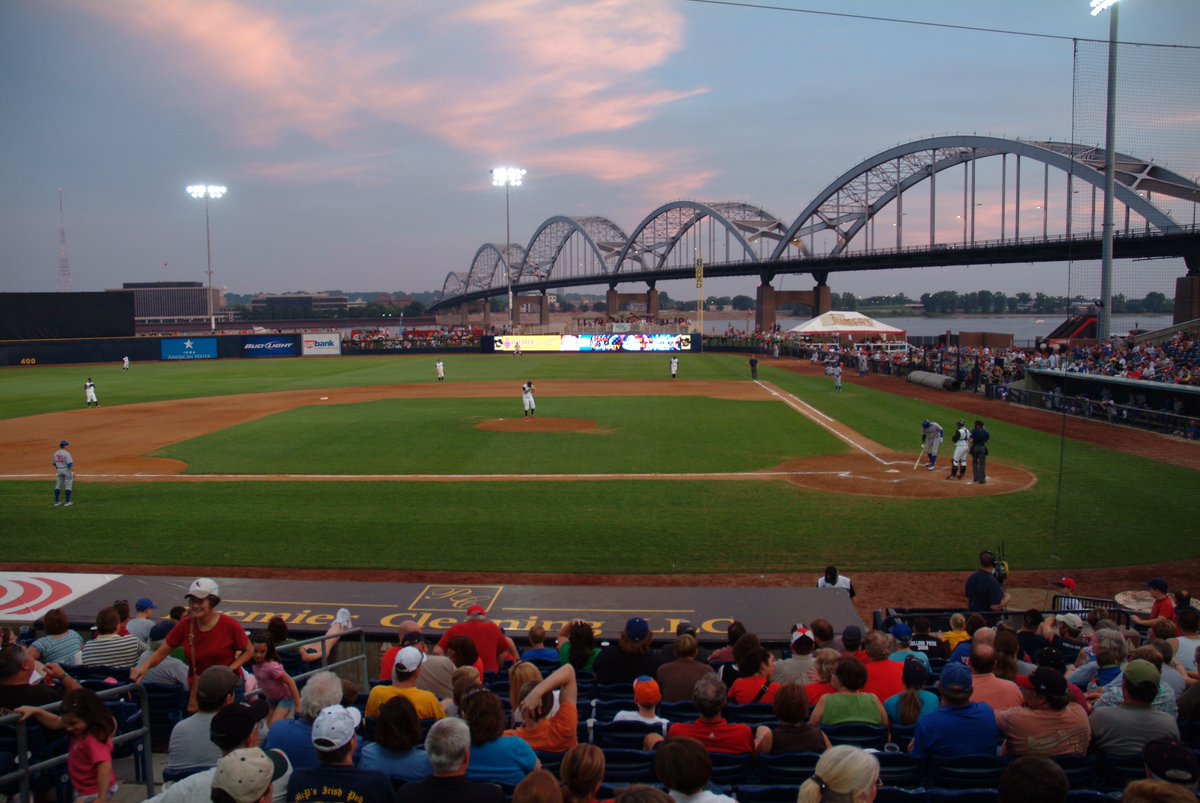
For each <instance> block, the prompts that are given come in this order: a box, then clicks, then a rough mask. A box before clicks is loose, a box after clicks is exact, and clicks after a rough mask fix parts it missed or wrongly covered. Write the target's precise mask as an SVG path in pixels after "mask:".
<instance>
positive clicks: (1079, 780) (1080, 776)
mask: <svg viewBox="0 0 1200 803" xmlns="http://www.w3.org/2000/svg"><path fill="white" fill-rule="evenodd" d="M1050 759H1051V760H1052V761H1054V763H1055V764H1057V765H1058V766H1060V767H1062V768H1063V772H1065V773H1066V774H1067V780H1068V781H1069V782H1070V784H1071V788H1072V789H1087V788H1089V787H1092V786H1095V785H1096V783H1097V777H1096V776H1097V773H1098V770H1099V768H1100V758H1099V756H1050Z"/></svg>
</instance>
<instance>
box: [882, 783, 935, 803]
mask: <svg viewBox="0 0 1200 803" xmlns="http://www.w3.org/2000/svg"><path fill="white" fill-rule="evenodd" d="M928 800H929V793H928V792H926V791H925V790H924V789H902V788H900V787H898V786H884V787H882V788H880V789H879V791H878V792H876V793H875V803H928Z"/></svg>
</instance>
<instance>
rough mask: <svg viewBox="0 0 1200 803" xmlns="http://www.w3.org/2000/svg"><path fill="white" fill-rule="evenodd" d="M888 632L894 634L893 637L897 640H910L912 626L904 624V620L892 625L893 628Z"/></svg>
mask: <svg viewBox="0 0 1200 803" xmlns="http://www.w3.org/2000/svg"><path fill="white" fill-rule="evenodd" d="M888 632H889V633H891V634H892V638H894V639H896V641H908V640H910V639H911V638H912V628H911V627H909V626H908V625H906V624H904V622H897V623H896V624H894V625H892V629H891V630H889V631H888Z"/></svg>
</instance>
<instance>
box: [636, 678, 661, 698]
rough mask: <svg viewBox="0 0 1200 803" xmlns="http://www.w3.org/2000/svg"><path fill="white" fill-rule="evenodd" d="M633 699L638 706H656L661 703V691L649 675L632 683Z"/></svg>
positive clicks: (656, 682)
mask: <svg viewBox="0 0 1200 803" xmlns="http://www.w3.org/2000/svg"><path fill="white" fill-rule="evenodd" d="M633 699H634V702H636V703H637V704H638V705H658V704H659V703H661V702H662V690H661V689H660V688H659V687H658V681H657V680H655V679H654V678H652V677H650V676H649V675H642V676H640V677H639V678H638V679H637V680H635V681H633Z"/></svg>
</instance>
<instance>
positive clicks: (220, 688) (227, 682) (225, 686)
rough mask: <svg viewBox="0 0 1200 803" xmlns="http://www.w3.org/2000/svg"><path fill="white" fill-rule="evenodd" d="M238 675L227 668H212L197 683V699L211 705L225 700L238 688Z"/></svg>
mask: <svg viewBox="0 0 1200 803" xmlns="http://www.w3.org/2000/svg"><path fill="white" fill-rule="evenodd" d="M237 682H238V679H237V675H235V674H234V673H233V670H232V669H230V668H229V667H227V666H223V665H218V666H210V667H209V668H208V669H205V670H204V671H203V672H201V673H200V678H199V680H197V681H196V699H197V700H204V701H205V702H209V703H216V702H220V701H221V700H224V699H225V698H226V697H227V696H229V693H230V692H232V691H233V689H234V687H235V686H237Z"/></svg>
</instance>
